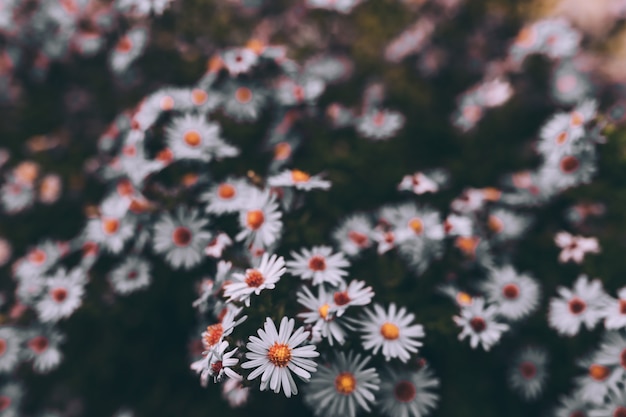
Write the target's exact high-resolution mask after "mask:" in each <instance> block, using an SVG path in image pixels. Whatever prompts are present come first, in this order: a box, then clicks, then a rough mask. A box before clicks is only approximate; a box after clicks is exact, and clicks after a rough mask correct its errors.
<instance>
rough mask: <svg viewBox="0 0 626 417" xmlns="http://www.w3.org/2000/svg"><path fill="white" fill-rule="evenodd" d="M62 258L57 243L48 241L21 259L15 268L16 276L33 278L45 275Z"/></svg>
mask: <svg viewBox="0 0 626 417" xmlns="http://www.w3.org/2000/svg"><path fill="white" fill-rule="evenodd" d="M60 258H61V248H60V247H59V245H58V244H57V243H55V242H52V241H50V240H46V241H44V242H42V243H40V244H38V245H37V246H36V247H35V248H33V249H31V250H30V251H29V252H28V253H27V254H26V256H25V257H24V258H22V259H20V260H19V261H18V263H17V266H16V268H15V276H17V277H19V278H26V279H28V278H33V277H36V276H39V275H43V274H44V273H46V271H48V269H49V268H50V267H51V266H53V265H54V264H56V262H57V261H58V260H59V259H60Z"/></svg>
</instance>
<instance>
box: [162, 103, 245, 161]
mask: <svg viewBox="0 0 626 417" xmlns="http://www.w3.org/2000/svg"><path fill="white" fill-rule="evenodd" d="M220 130H221V128H220V126H219V125H218V124H217V123H210V122H207V121H206V119H205V118H204V117H203V116H195V115H190V114H187V115H185V116H182V117H177V118H174V119H173V120H172V122H171V124H170V125H169V126H168V127H167V128H166V130H165V133H166V136H167V146H168V148H169V149H170V150H171V151H172V153H173V155H174V158H176V159H197V160H201V161H205V162H208V161H210V160H211V159H212V158H213V157H214V156H215V155H217V154H218V153H224V151H223V148H225V147H228V148H229V149H230V150H229V151H227V152H226V155H225V156H236V155H237V154H238V150H237V149H236V148H234V147H232V146H230V145H227V144H226V143H225V142H224V141H223V140H222V138H220ZM220 148H222V150H221V151H218V149H220Z"/></svg>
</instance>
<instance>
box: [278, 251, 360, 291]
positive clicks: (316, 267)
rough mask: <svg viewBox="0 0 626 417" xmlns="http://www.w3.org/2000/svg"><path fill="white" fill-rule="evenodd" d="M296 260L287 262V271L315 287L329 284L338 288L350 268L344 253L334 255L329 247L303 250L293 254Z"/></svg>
mask: <svg viewBox="0 0 626 417" xmlns="http://www.w3.org/2000/svg"><path fill="white" fill-rule="evenodd" d="M291 256H292V257H293V258H294V259H293V260H292V261H287V268H288V269H287V271H288V272H289V273H290V274H293V275H297V276H299V277H300V278H302V279H306V280H308V279H310V280H312V284H313V285H320V284H322V283H328V284H330V285H333V286H338V285H340V284H341V283H342V282H343V277H345V276H346V275H348V272H347V271H346V270H345V268H348V267H349V266H350V262H349V261H348V260H346V258H345V257H344V255H343V253H341V252H337V253H334V254H333V253H332V248H331V247H329V246H314V247H313V248H311V249H306V248H303V249H301V253H297V252H293V251H292V252H291Z"/></svg>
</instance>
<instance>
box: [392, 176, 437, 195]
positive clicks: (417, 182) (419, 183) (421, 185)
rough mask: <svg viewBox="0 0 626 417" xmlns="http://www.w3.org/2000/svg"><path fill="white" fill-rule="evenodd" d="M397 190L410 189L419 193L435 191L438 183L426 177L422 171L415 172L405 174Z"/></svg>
mask: <svg viewBox="0 0 626 417" xmlns="http://www.w3.org/2000/svg"><path fill="white" fill-rule="evenodd" d="M398 190H399V191H411V192H413V193H414V194H417V195H420V194H425V193H436V192H437V191H439V184H437V182H435V181H434V180H432V179H431V178H429V177H427V176H426V175H425V174H424V173H422V172H416V173H415V174H413V175H405V176H404V177H402V181H400V184H398Z"/></svg>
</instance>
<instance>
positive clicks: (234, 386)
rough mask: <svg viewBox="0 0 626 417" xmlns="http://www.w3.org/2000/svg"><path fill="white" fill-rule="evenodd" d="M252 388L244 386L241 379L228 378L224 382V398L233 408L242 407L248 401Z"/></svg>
mask: <svg viewBox="0 0 626 417" xmlns="http://www.w3.org/2000/svg"><path fill="white" fill-rule="evenodd" d="M249 396H250V388H247V387H244V386H243V385H242V383H241V381H240V380H237V379H227V380H226V381H224V383H223V384H222V398H224V399H225V400H226V401H227V402H228V405H230V406H231V407H232V408H237V407H242V406H243V405H245V404H246V403H247V402H248V397H249Z"/></svg>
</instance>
